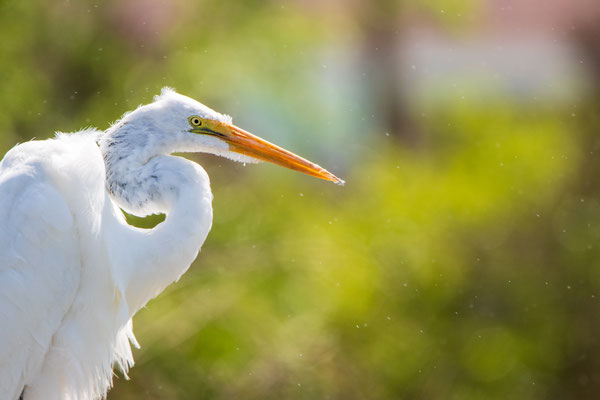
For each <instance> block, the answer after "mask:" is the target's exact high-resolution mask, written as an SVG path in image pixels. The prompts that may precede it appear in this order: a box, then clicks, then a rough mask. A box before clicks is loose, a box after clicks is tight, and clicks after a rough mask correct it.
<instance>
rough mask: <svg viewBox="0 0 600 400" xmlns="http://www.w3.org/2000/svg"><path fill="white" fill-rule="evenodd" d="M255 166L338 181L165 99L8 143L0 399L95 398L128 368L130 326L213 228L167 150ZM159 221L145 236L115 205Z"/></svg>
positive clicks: (198, 183) (202, 195) (3, 168)
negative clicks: (90, 124)
mask: <svg viewBox="0 0 600 400" xmlns="http://www.w3.org/2000/svg"><path fill="white" fill-rule="evenodd" d="M189 151H193V152H209V153H214V154H218V155H221V156H226V157H229V158H232V159H235V160H238V161H244V162H251V161H253V162H255V161H258V160H259V159H260V160H267V161H271V162H274V163H277V164H279V165H283V166H286V167H289V168H293V169H296V170H300V171H302V172H306V173H308V174H311V175H314V176H318V177H320V178H323V179H329V180H333V181H336V182H341V181H340V180H339V179H337V178H335V177H334V176H333V175H331V174H329V173H328V172H327V171H325V170H323V169H321V168H320V167H318V166H316V165H314V164H312V163H310V162H308V161H306V160H304V159H301V158H300V157H297V156H295V155H293V154H291V153H289V152H286V151H285V150H283V149H280V148H278V147H276V146H274V145H271V144H269V143H268V142H265V141H263V140H261V139H259V138H257V137H255V136H252V135H250V134H249V133H247V132H245V131H242V130H241V129H239V128H237V127H235V126H233V125H231V119H230V118H229V117H227V116H224V115H221V114H219V113H216V112H215V111H213V110H211V109H209V108H208V107H206V106H204V105H202V104H200V103H198V102H196V101H194V100H192V99H190V98H188V97H185V96H182V95H179V94H177V93H175V92H174V91H172V90H169V89H166V90H163V92H162V94H161V95H160V96H158V97H157V98H155V101H154V102H153V103H151V104H149V105H146V106H143V107H140V108H138V109H137V110H135V111H133V112H131V113H128V114H126V115H125V116H124V117H123V118H122V119H121V120H120V121H118V122H117V123H116V124H115V125H113V126H112V127H111V128H109V129H108V130H107V131H106V132H105V133H103V132H100V131H95V130H87V131H82V132H78V133H74V134H58V135H57V137H56V138H55V139H50V140H45V141H31V142H28V143H24V144H21V145H18V146H16V147H15V148H13V149H12V150H11V151H9V152H8V153H7V154H6V156H5V157H4V159H3V160H2V162H1V163H0V221H1V222H0V321H1V323H0V399H8V400H13V399H17V398H19V396H20V395H21V394H23V397H24V399H25V400H38V399H45V400H59V399H61V400H62V399H64V400H95V399H99V398H102V397H103V396H105V395H106V393H107V391H108V389H109V388H110V386H111V384H112V368H113V366H114V365H118V366H119V367H120V368H121V370H122V371H123V372H124V373H127V370H128V368H129V367H131V366H132V365H133V357H132V352H131V347H130V342H131V343H133V344H134V345H136V346H137V342H136V340H135V337H134V336H133V331H132V322H131V319H132V317H133V315H134V314H135V312H136V311H137V310H139V309H140V308H141V307H142V306H144V305H145V304H146V302H147V301H148V300H150V299H151V298H153V297H154V296H156V295H158V294H159V293H160V292H161V291H162V290H163V289H164V288H165V287H166V286H167V285H169V284H170V283H172V282H174V281H176V280H177V279H179V277H180V276H181V275H182V274H183V273H184V272H185V271H186V270H187V269H188V267H189V265H190V264H191V263H192V262H193V260H194V259H195V257H196V256H197V254H198V251H199V250H200V247H201V245H202V243H203V242H204V240H205V239H206V236H207V234H208V232H209V230H210V227H211V223H212V208H211V202H212V194H211V191H210V184H209V178H208V176H207V174H206V172H205V171H204V170H203V169H202V168H201V167H200V166H199V165H198V164H196V163H193V162H191V161H188V160H186V159H183V158H181V157H174V156H171V155H169V154H171V153H173V152H189ZM119 208H121V209H124V210H125V211H127V212H129V213H132V214H135V215H148V214H151V213H165V214H167V218H166V219H165V221H164V222H163V223H161V224H159V225H158V226H157V227H155V228H154V229H151V230H143V229H138V228H135V227H132V226H129V225H128V224H127V223H126V221H125V219H124V217H123V214H122V212H121V210H120V209H119Z"/></svg>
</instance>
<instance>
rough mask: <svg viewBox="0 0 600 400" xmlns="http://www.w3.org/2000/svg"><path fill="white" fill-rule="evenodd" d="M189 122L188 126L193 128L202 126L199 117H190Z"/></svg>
mask: <svg viewBox="0 0 600 400" xmlns="http://www.w3.org/2000/svg"><path fill="white" fill-rule="evenodd" d="M189 121H190V125H192V126H194V127H198V126H202V119H200V117H197V116H193V117H190V118H189Z"/></svg>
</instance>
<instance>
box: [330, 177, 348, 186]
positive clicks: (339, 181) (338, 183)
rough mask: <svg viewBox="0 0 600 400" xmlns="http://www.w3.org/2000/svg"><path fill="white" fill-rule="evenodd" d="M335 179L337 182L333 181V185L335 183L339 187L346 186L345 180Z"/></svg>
mask: <svg viewBox="0 0 600 400" xmlns="http://www.w3.org/2000/svg"><path fill="white" fill-rule="evenodd" d="M335 179H336V180H335V181H333V183H335V184H336V185H339V186H344V185H345V184H346V181H345V180H343V179H340V178H338V177H336V178H335Z"/></svg>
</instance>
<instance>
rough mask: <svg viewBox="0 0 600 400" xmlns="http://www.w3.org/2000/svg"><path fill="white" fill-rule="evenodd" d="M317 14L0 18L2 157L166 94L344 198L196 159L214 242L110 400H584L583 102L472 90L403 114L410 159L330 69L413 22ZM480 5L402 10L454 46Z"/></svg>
mask: <svg viewBox="0 0 600 400" xmlns="http://www.w3.org/2000/svg"><path fill="white" fill-rule="evenodd" d="M324 4H325V5H319V2H314V1H308V0H307V1H286V2H279V1H266V2H261V1H245V2H229V3H223V2H219V1H216V0H206V1H202V2H186V1H183V0H178V1H173V2H168V1H166V0H165V1H159V0H152V1H142V0H127V1H116V0H114V1H109V2H91V1H89V2H76V1H60V2H59V1H57V2H53V1H50V2H46V1H42V0H35V1H30V2H18V1H16V0H7V1H3V2H0V32H1V35H0V51H1V52H2V54H3V57H0V71H1V72H2V75H3V78H4V79H3V85H1V86H0V103H1V105H2V109H3V112H2V113H0V130H1V132H2V136H1V137H0V150H2V151H6V150H7V149H8V148H10V147H11V146H13V145H14V144H15V143H16V142H18V141H23V140H28V139H30V138H32V137H38V138H46V137H50V136H51V135H52V131H53V130H63V131H73V130H77V129H79V128H81V127H83V126H89V125H92V126H98V127H99V128H101V129H104V128H106V127H107V126H108V123H109V122H110V121H114V120H115V119H117V118H118V117H119V116H120V114H122V113H123V112H125V111H127V110H130V109H132V108H134V107H136V106H137V105H138V104H140V103H144V102H148V101H150V100H151V96H153V95H154V94H157V93H158V92H159V89H160V87H162V86H164V85H169V86H173V87H175V88H177V89H178V90H180V91H181V92H182V93H184V94H187V95H191V96H193V97H196V98H198V99H199V100H201V101H203V102H205V103H207V104H209V105H211V106H214V107H215V108H216V109H217V110H219V111H223V112H227V113H231V114H233V115H234V117H235V120H236V122H237V123H238V124H239V125H241V126H244V127H245V128H248V129H250V130H252V131H254V132H256V133H257V134H259V135H263V134H264V135H265V136H267V137H269V136H270V137H274V138H276V139H273V140H274V141H276V142H278V143H282V144H286V145H287V144H291V145H293V146H292V148H291V150H298V149H305V150H306V151H305V154H307V155H308V156H310V158H311V159H312V158H314V159H315V161H319V162H320V163H321V164H323V165H325V166H326V167H328V168H330V169H331V170H332V171H333V172H335V173H336V174H338V173H339V174H338V175H340V176H341V177H343V178H345V179H346V180H347V182H348V183H347V184H346V186H345V187H343V188H340V187H336V186H334V185H329V184H327V183H324V182H320V181H316V180H313V179H311V178H308V177H305V176H300V175H299V174H294V173H292V172H289V171H286V170H282V169H278V168H275V167H273V166H270V165H259V166H249V167H247V168H244V167H243V166H242V165H233V164H232V163H230V162H229V161H224V160H221V159H218V158H216V157H212V156H204V155H201V156H198V157H197V158H196V160H198V161H199V162H200V163H201V164H203V165H205V167H206V168H207V170H208V172H209V174H210V175H211V179H212V184H213V191H214V193H215V201H214V209H215V220H214V224H213V230H212V232H211V234H210V235H209V238H208V240H207V241H206V243H205V244H204V246H203V249H202V252H201V254H200V256H199V257H198V260H197V261H196V262H195V263H194V264H193V265H192V267H191V268H190V270H189V272H188V273H187V274H185V275H184V276H183V278H182V279H181V280H180V282H178V283H177V284H175V285H172V286H171V287H170V288H169V289H168V290H167V291H166V293H164V294H162V295H161V296H159V297H158V298H157V299H156V300H154V301H152V302H151V303H150V304H149V306H148V307H147V308H145V309H143V310H142V311H140V312H139V314H138V315H137V316H136V318H135V321H134V325H135V332H136V335H137V337H138V340H139V341H140V343H141V344H142V349H141V350H139V351H136V352H135V358H136V366H135V367H134V368H133V369H132V371H131V373H130V376H131V378H132V379H131V381H126V380H124V379H117V380H116V387H115V388H114V389H113V390H112V391H111V392H110V394H109V399H111V400H116V399H174V398H182V399H231V398H242V399H268V398H273V399H281V398H284V399H321V398H323V399H326V398H330V399H367V398H373V399H392V398H393V399H397V398H406V399H415V398H418V399H506V398H522V399H548V398H557V399H558V398H560V399H568V398H571V399H582V398H590V399H591V398H595V397H596V394H597V393H598V391H599V390H600V372H599V371H600V345H599V344H598V341H597V338H598V337H599V336H600V326H599V325H598V323H597V322H596V319H597V316H598V315H599V312H600V306H599V304H598V303H599V300H600V298H599V297H598V296H600V292H599V290H600V268H598V266H599V264H600V247H598V243H599V241H600V202H599V201H598V199H599V194H600V193H599V192H600V187H599V186H598V184H597V183H596V181H597V179H596V173H595V171H598V170H599V168H600V162H599V161H598V157H597V156H596V152H597V151H598V147H599V143H600V142H598V140H597V139H596V136H597V135H596V134H595V127H596V126H598V123H599V122H600V121H598V117H597V112H595V110H597V107H598V104H596V102H595V101H594V99H593V98H588V99H586V100H585V101H583V102H581V103H580V104H579V109H578V110H577V113H576V114H575V113H573V112H572V110H571V107H570V106H566V105H558V106H557V105H556V104H554V105H552V106H547V105H545V104H544V103H543V102H536V103H523V102H515V101H513V99H511V98H508V97H507V96H506V94H505V93H504V92H503V91H502V90H501V88H494V87H493V86H491V85H489V84H484V85H481V82H480V81H476V80H475V79H473V81H472V82H470V84H471V86H470V87H469V82H465V83H464V84H463V88H464V91H463V93H466V95H463V96H454V97H452V96H445V97H443V101H431V99H430V98H429V97H428V96H429V94H428V93H425V94H424V95H422V96H420V97H418V98H416V99H414V101H413V102H412V103H411V105H410V110H409V111H410V114H411V116H412V118H413V120H414V124H415V126H417V127H418V132H419V134H420V135H421V136H422V138H421V142H420V143H421V145H420V146H418V147H416V148H414V147H411V148H408V147H406V146H403V145H402V144H401V143H400V142H399V141H398V139H397V138H396V137H394V135H393V134H392V135H390V132H386V131H385V130H383V129H382V130H380V129H379V128H377V127H378V126H379V125H378V124H377V121H373V118H372V114H371V110H372V109H373V108H375V106H374V105H373V104H370V103H369V102H368V100H365V98H364V97H361V93H363V92H362V91H361V90H355V89H353V86H352V85H353V84H356V82H359V83H360V82H362V81H361V79H362V78H361V77H362V76H363V75H364V74H363V73H356V74H355V75H353V74H352V72H350V73H349V72H348V71H344V70H341V69H340V70H334V71H331V66H330V65H329V64H328V61H327V60H329V58H328V57H330V54H331V53H333V54H334V55H335V54H336V49H339V48H346V49H353V48H354V47H355V46H357V45H356V41H360V38H361V35H362V33H361V32H362V29H363V28H364V25H362V23H358V22H356V20H360V18H358V17H357V16H356V15H355V14H357V13H361V12H362V11H365V10H367V11H369V12H368V13H366V14H365V15H367V16H369V18H378V17H377V16H378V15H380V14H381V10H386V9H392V10H396V11H398V10H404V11H401V12H403V13H408V12H409V11H408V9H409V8H411V6H409V5H408V2H389V1H385V2H382V3H379V2H372V3H369V2H361V1H357V2H351V3H349V4H353V7H350V6H348V7H344V6H340V5H339V4H338V3H336V2H324ZM336 4H338V5H336ZM328 7H329V8H328ZM377 7H382V8H381V9H377ZM443 7H445V8H443ZM480 7H482V6H481V2H480V1H474V0H473V1H452V2H449V3H448V2H441V1H434V0H431V1H426V2H422V3H419V6H418V7H417V6H412V8H413V9H415V10H417V11H418V12H432V13H435V14H436V15H437V14H438V12H437V10H438V9H441V10H444V11H445V12H444V13H439V14H445V15H441V16H437V17H435V18H439V20H440V23H441V24H442V25H444V26H446V25H450V28H448V29H450V30H455V29H458V28H460V29H465V27H464V26H463V25H461V23H459V22H457V21H458V17H457V16H461V15H466V16H467V17H468V18H467V19H469V18H471V19H473V18H475V15H476V14H477V13H478V12H479V10H480ZM369 8H371V9H369ZM406 15H409V14H406ZM448 15H450V16H448ZM363 17H364V16H363ZM375 22H377V21H371V23H375ZM350 53H351V54H354V53H353V51H352V50H350ZM338 56H339V54H338ZM346 61H347V62H348V63H351V62H353V58H352V57H350V58H349V60H347V59H344V62H343V63H341V64H346ZM336 65H338V66H339V65H340V63H338V64H336ZM367 72H368V71H367ZM365 74H366V73H365ZM340 76H341V77H342V78H344V79H342V81H341V82H340V81H339V80H336V78H339V77H340ZM348 76H349V77H350V79H345V77H348ZM332 82H334V83H332ZM336 96H337V97H336ZM340 97H342V98H343V99H342V100H340V99H339V98H340ZM332 138H333V139H332ZM160 220H161V217H160V216H156V217H150V218H147V219H144V220H140V219H135V218H134V217H131V219H130V221H131V222H132V223H134V224H137V225H140V226H148V227H149V226H152V225H154V224H156V223H158V222H160Z"/></svg>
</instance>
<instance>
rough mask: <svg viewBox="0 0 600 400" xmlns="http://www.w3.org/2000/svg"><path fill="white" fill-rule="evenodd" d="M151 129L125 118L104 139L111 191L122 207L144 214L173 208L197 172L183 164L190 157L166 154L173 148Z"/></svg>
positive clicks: (102, 140) (137, 213) (103, 149)
mask: <svg viewBox="0 0 600 400" xmlns="http://www.w3.org/2000/svg"><path fill="white" fill-rule="evenodd" d="M151 129H152V128H151V127H147V126H143V125H142V126H139V124H132V123H128V122H121V123H119V124H117V125H115V126H113V127H111V128H110V129H109V130H108V131H107V132H106V133H105V134H104V135H103V136H102V138H101V140H100V150H101V152H102V156H103V158H104V164H105V167H106V188H107V190H108V192H109V193H110V194H111V196H112V197H113V199H114V200H115V202H116V203H117V205H118V206H119V207H120V208H122V209H124V210H125V211H127V212H128V213H131V214H135V215H140V216H145V215H149V214H158V213H166V212H167V211H169V208H170V206H171V204H170V203H172V202H173V199H174V197H175V196H177V195H178V187H179V185H182V184H184V183H185V182H186V181H189V180H194V176H193V175H195V171H193V170H188V169H186V168H183V169H181V168H179V167H180V166H181V165H182V163H187V161H185V160H182V159H179V158H177V157H170V156H168V155H166V154H168V153H170V152H171V149H170V148H169V147H168V144H167V143H162V142H161V141H160V139H158V138H157V135H152V134H151V132H150V130H151ZM186 173H190V174H191V175H192V176H189V177H188V176H185V174H186Z"/></svg>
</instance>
